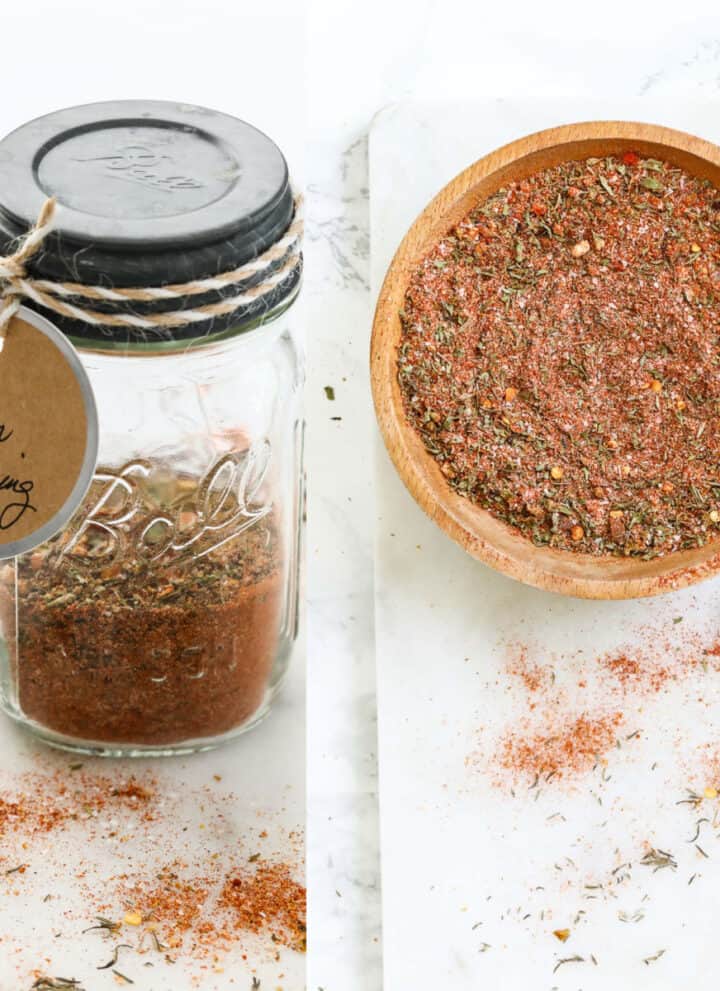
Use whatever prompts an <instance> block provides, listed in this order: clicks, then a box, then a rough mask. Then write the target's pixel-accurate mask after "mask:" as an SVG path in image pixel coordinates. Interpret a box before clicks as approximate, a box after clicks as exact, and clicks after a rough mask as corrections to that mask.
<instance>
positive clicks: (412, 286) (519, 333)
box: [398, 151, 720, 558]
mask: <svg viewBox="0 0 720 991" xmlns="http://www.w3.org/2000/svg"><path fill="white" fill-rule="evenodd" d="M719 273H720V192H719V191H718V190H717V189H716V188H715V187H714V186H712V185H711V184H710V183H709V182H708V181H706V180H704V179H700V178H697V177H695V176H693V175H690V174H689V173H688V172H686V171H685V170H684V169H682V168H679V167H677V166H675V165H673V164H671V163H669V162H665V161H658V160H655V159H649V158H644V157H642V156H641V155H639V154H638V153H636V152H634V151H625V152H624V153H621V154H618V155H617V156H610V157H607V158H595V159H587V160H584V161H571V162H564V163H561V164H559V165H555V166H553V167H551V168H548V169H546V170H544V171H541V172H537V173H535V174H533V175H530V176H529V177H527V178H525V179H521V180H517V181H514V182H512V183H510V184H508V185H507V186H505V187H504V188H502V189H500V190H498V191H497V192H496V193H495V194H493V195H492V196H490V197H489V198H488V199H487V200H486V201H484V202H482V203H480V204H479V205H478V206H477V207H476V208H475V209H474V210H473V211H472V212H471V213H470V214H469V215H468V216H467V217H465V219H464V220H462V221H461V222H460V223H459V224H457V226H456V227H455V228H454V229H453V230H451V231H449V232H448V234H447V235H446V236H445V237H444V238H443V239H442V240H441V241H440V242H439V244H437V246H436V247H435V248H434V249H433V250H432V251H431V252H430V253H429V254H428V255H427V256H426V257H425V258H424V259H423V261H422V262H421V263H420V265H419V266H418V268H417V270H416V271H415V273H414V274H413V276H412V278H411V280H410V283H409V285H408V288H407V292H406V297H405V302H404V308H403V311H402V313H401V320H402V342H401V346H400V348H399V354H398V374H399V383H400V388H401V392H402V396H403V402H404V408H405V412H406V415H407V417H408V419H409V421H410V423H411V424H412V425H413V426H414V428H415V429H416V430H417V431H418V433H419V434H420V436H421V437H422V440H423V442H424V444H425V446H426V448H427V450H428V451H429V453H430V454H431V455H432V457H433V458H434V459H435V460H436V461H437V462H438V464H439V467H440V470H441V471H442V473H443V475H444V476H445V478H446V480H447V483H448V485H450V486H451V487H452V488H453V489H454V490H455V491H456V492H458V493H459V494H461V495H463V496H465V497H467V498H469V499H471V500H472V501H473V502H475V503H477V504H478V505H479V506H481V507H482V508H484V509H486V510H487V511H489V512H490V513H491V514H492V515H493V516H495V517H496V518H498V519H500V520H501V521H503V522H505V523H506V524H508V525H509V526H510V527H511V528H513V529H514V530H516V531H518V532H519V533H521V534H522V535H524V536H525V537H527V538H528V539H529V540H532V541H533V542H534V543H535V544H538V545H547V546H550V547H554V548H558V549H561V550H567V551H573V552H581V553H586V554H593V555H620V556H625V555H631V556H637V557H641V558H653V557H658V556H661V555H665V554H668V553H671V552H673V551H676V550H680V549H683V548H693V547H698V546H702V545H703V544H704V543H706V542H708V541H710V540H712V539H714V538H716V537H717V536H719V535H720V531H719V530H718V526H719V525H720V475H718V473H717V464H718V461H719V460H720V429H719V428H720V415H719V413H720V350H719V349H718V338H717V323H718V317H719V316H720V301H718V300H717V298H716V293H717V279H718V275H719Z"/></svg>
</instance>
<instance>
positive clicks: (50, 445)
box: [0, 306, 98, 558]
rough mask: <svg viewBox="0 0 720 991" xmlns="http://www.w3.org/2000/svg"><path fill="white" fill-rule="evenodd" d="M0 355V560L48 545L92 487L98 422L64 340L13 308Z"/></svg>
mask: <svg viewBox="0 0 720 991" xmlns="http://www.w3.org/2000/svg"><path fill="white" fill-rule="evenodd" d="M2 344H3V347H2V350H1V351H0V558H7V557H13V556H14V555H16V554H23V553H24V552H25V551H28V550H30V549H31V548H33V547H36V546H37V545H38V544H41V543H42V542H43V541H45V540H48V539H49V538H50V537H52V536H53V535H54V534H55V533H57V532H58V530H61V529H62V527H63V526H65V524H66V523H67V522H68V520H69V519H70V517H71V516H72V515H73V513H74V512H75V510H76V509H77V508H78V506H79V505H80V503H81V502H82V499H83V497H84V496H85V493H86V492H87V490H88V487H89V485H90V482H91V481H92V477H93V472H94V471H95V464H96V461H97V451H98V419H97V409H96V406H95V399H94V396H93V392H92V387H91V385H90V380H89V379H88V377H87V373H86V372H85V369H84V368H83V366H82V363H81V361H80V359H79V357H78V355H77V352H76V351H75V349H74V348H73V346H72V344H70V342H69V341H68V339H67V338H66V337H65V335H64V334H63V333H62V332H61V331H60V330H58V328H57V327H56V326H55V325H54V324H52V323H51V322H50V321H49V320H46V319H45V318H44V317H41V316H39V315H38V314H37V313H35V312H34V311H32V310H29V309H27V308H26V307H24V306H22V307H20V310H19V311H18V313H17V315H16V316H15V317H14V318H13V319H12V320H11V322H10V324H9V326H8V328H7V336H6V337H5V339H4V341H3V342H2Z"/></svg>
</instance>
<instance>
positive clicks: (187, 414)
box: [0, 102, 302, 755]
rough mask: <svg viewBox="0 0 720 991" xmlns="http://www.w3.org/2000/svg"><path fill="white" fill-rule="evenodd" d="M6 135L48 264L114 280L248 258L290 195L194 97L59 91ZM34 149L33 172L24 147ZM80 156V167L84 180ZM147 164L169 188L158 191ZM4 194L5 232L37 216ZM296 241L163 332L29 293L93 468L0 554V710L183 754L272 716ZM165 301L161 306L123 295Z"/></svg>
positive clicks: (98, 746)
mask: <svg viewBox="0 0 720 991" xmlns="http://www.w3.org/2000/svg"><path fill="white" fill-rule="evenodd" d="M193 128H195V129H196V130H195V131H193V130H192V129H193ZM48 131H50V132H51V133H52V139H53V140H52V141H49V140H48ZM208 134H209V135H210V138H211V139H212V140H211V141H208V138H207V135H208ZM8 144H9V145H11V147H10V151H11V153H12V156H13V158H14V159H15V160H17V158H18V157H21V156H19V155H18V154H17V151H16V149H17V148H20V149H21V150H22V153H23V155H24V157H25V160H26V163H33V164H32V165H31V166H30V169H29V170H30V171H32V170H34V172H35V174H38V173H39V174H40V176H41V177H42V178H43V181H42V182H41V183H40V185H41V187H42V190H43V192H44V193H45V194H46V195H47V194H48V192H52V193H54V194H55V195H56V196H57V198H58V202H59V203H60V205H61V207H62V209H61V210H60V211H59V214H60V216H59V221H58V222H59V226H60V229H59V231H58V232H57V234H55V235H53V240H52V241H49V242H48V244H47V245H46V250H45V252H44V253H43V255H42V257H41V259H40V262H39V264H38V271H39V272H40V273H41V274H42V275H43V277H45V278H53V279H60V278H67V277H68V272H70V271H71V272H72V276H73V279H74V280H75V281H81V282H83V283H85V284H90V285H92V284H103V285H112V286H113V287H118V286H121V287H122V286H167V285H175V284H177V283H180V282H183V283H184V282H186V281H187V280H188V279H194V280H198V279H200V280H207V279H212V277H213V276H214V275H216V274H217V273H219V272H227V271H230V270H233V269H235V268H236V267H238V266H243V265H246V264H247V262H248V260H252V259H256V258H258V256H260V257H261V258H262V257H263V255H264V253H266V252H267V251H268V249H270V248H272V247H273V245H274V244H277V242H278V241H279V240H280V238H281V237H282V235H283V233H284V232H285V231H286V229H287V228H288V226H289V223H290V222H291V221H292V219H293V216H294V210H295V209H296V206H295V204H294V201H293V196H292V192H291V190H290V186H289V182H288V175H287V168H286V165H285V162H284V159H283V157H282V155H281V154H280V152H279V150H278V149H277V147H276V146H275V145H274V144H273V143H272V142H271V141H270V140H269V139H268V138H266V137H265V136H264V135H260V133H259V132H257V131H255V130H254V129H253V128H250V127H249V126H248V125H246V124H243V123H241V122H239V121H235V120H234V119H233V118H228V117H226V116H224V115H220V114H214V113H213V112H211V111H207V110H203V109H200V108H188V107H185V106H181V107H176V106H174V105H172V104H164V103H135V102H132V103H130V104H127V103H122V104H97V105H94V106H91V107H81V108H73V109H72V110H68V111H61V112H59V113H57V114H52V115H50V116H49V117H48V118H42V119H41V121H40V122H32V123H31V124H29V125H26V126H25V127H24V128H20V129H19V131H16V132H14V133H13V134H12V135H10V136H9V137H8V138H6V139H5V141H4V142H0V157H2V153H3V150H4V146H6V145H8ZM208 144H210V146H211V147H210V148H209V149H208V147H206V146H207V145H208ZM48 146H49V147H51V149H52V150H51V151H50V152H49V153H48V155H47V158H50V157H51V156H54V158H53V161H52V162H49V163H47V166H46V169H45V172H44V174H43V166H42V162H41V165H40V166H39V167H38V165H37V158H38V148H39V147H48ZM58 148H60V149H61V151H63V154H62V155H58V152H57V149H58ZM217 148H220V149H221V152H222V158H223V161H221V162H218V160H217V156H218V154H220V153H219V152H217ZM213 156H215V157H213ZM224 159H230V164H229V165H228V162H227V161H225V160H224ZM70 160H72V161H73V162H75V163H77V162H79V161H83V162H91V163H93V164H92V167H91V169H90V175H89V178H87V177H86V180H85V183H84V184H80V183H79V184H78V185H77V188H76V187H75V185H74V180H73V173H72V171H68V168H67V164H68V161H70ZM233 160H235V166H236V167H235V172H234V173H233V168H232V165H233ZM108 162H110V165H109V166H108V164H107V163H108ZM138 162H140V164H139V165H138ZM149 163H152V164H149ZM219 164H221V165H222V166H223V170H224V172H223V178H222V181H221V182H220V184H219V188H218V181H217V175H218V165H219ZM75 167H76V168H77V167H78V166H75ZM0 171H1V169H0ZM149 172H150V173H151V178H150V179H148V178H147V176H148V173H149ZM121 173H125V174H122V175H121V179H120V180H118V174H121ZM178 176H180V179H178ZM233 176H234V178H233ZM238 176H239V177H240V178H239V179H238ZM9 179H10V180H11V179H12V176H11V177H9ZM231 180H232V181H231ZM75 181H77V178H76V179H75ZM158 182H165V183H166V185H167V184H170V185H172V183H173V182H175V183H176V185H177V189H174V190H173V194H172V195H171V196H168V195H167V193H166V190H165V189H162V192H163V195H162V196H160V195H159V193H158V189H161V188H162V186H158V185H157V183H158ZM6 185H7V186H8V188H12V185H11V184H6ZM238 186H241V187H242V192H241V195H237V191H238ZM19 195H20V194H19ZM118 197H120V202H118ZM20 198H21V197H20ZM170 199H172V201H173V206H172V208H170V207H169V205H168V201H169V200H170ZM219 201H220V202H222V204H223V209H222V210H220V211H217V209H216V207H217V203H218V202H219ZM22 205H23V206H25V204H24V202H23V203H22ZM0 209H2V218H4V219H2V218H0V224H1V225H2V226H3V227H4V228H5V230H6V237H7V239H8V240H9V238H10V237H13V236H16V235H17V229H16V227H15V225H14V224H13V223H11V222H10V220H9V219H8V218H9V217H17V216H21V217H22V216H23V214H26V215H27V216H28V218H29V220H28V223H29V222H31V218H32V212H33V209H35V202H34V200H32V198H31V197H28V203H27V206H26V208H25V209H24V210H23V209H18V205H17V204H16V203H14V202H11V203H10V204H8V203H7V196H6V195H5V194H0ZM73 225H74V226H73ZM160 228H162V230H160ZM220 229H222V232H223V239H222V241H220V239H219V238H218V233H219V230H220ZM107 231H110V232H111V234H110V235H108V234H107ZM118 231H120V233H121V234H122V236H123V238H124V239H123V240H122V243H120V241H119V239H118ZM173 231H174V233H173ZM168 232H169V233H168ZM78 242H80V243H81V244H82V245H83V248H84V251H83V252H82V254H81V255H79V254H78ZM69 246H70V250H68V248H69ZM295 250H296V251H297V264H292V258H291V259H290V262H291V264H289V265H288V259H287V258H286V257H285V256H284V255H282V254H280V255H279V256H278V258H277V259H276V260H275V261H274V262H273V264H272V265H271V271H272V270H273V269H278V268H279V267H280V266H282V265H284V266H285V268H284V269H283V268H279V270H280V277H279V278H278V279H276V280H275V283H276V284H275V285H274V286H273V287H272V288H271V291H270V292H269V293H267V292H266V293H264V294H262V293H259V294H257V295H253V294H252V292H250V293H248V288H249V289H252V288H253V282H255V284H256V285H257V282H258V279H260V281H262V278H266V277H267V272H265V273H264V275H263V274H262V273H260V274H259V275H258V276H257V278H256V277H254V276H252V275H251V276H249V277H248V278H247V279H246V280H245V281H243V283H242V285H241V286H240V289H241V290H242V292H243V294H244V297H243V298H245V296H248V297H249V298H248V299H246V300H245V302H243V303H242V304H241V305H239V306H238V307H236V308H234V309H232V311H231V312H229V313H228V314H227V315H223V316H222V317H220V318H218V317H216V316H215V317H212V318H210V319H209V320H208V321H196V322H194V323H188V324H187V325H182V326H180V327H178V328H173V329H172V330H167V329H163V330H162V331H161V332H157V333H156V332H155V330H154V329H153V331H152V332H147V331H145V330H143V331H138V332H135V331H134V330H132V329H128V328H126V327H123V328H122V330H121V332H118V330H117V328H110V329H108V328H107V327H104V326H103V325H99V326H98V325H88V324H86V323H83V322H81V321H76V320H73V319H68V318H67V317H58V315H57V314H54V313H48V312H47V311H43V310H42V309H41V308H39V307H38V309H41V312H43V314H44V315H45V316H48V317H49V318H50V319H52V320H53V322H55V323H56V324H57V325H58V326H59V327H60V328H61V329H62V330H63V331H64V332H65V333H66V334H67V336H68V337H69V338H70V340H71V341H72V342H73V344H74V345H75V346H76V348H77V349H78V351H79V354H80V357H81V359H82V362H83V364H84V366H85V369H86V371H87V373H88V376H89V379H90V382H91V385H92V387H93V391H94V396H95V402H96V405H97V409H98V418H99V456H98V465H97V469H96V471H95V474H94V477H93V481H92V484H91V486H90V488H89V490H88V492H87V495H86V497H85V499H84V501H83V503H82V505H81V506H80V508H79V509H78V510H77V512H76V513H75V514H74V516H73V518H72V520H71V521H70V523H69V524H68V525H67V526H66V527H65V528H64V529H63V530H62V531H61V532H60V533H59V534H57V535H56V536H55V537H53V538H52V539H51V540H49V541H47V542H46V543H44V544H42V545H40V546H39V547H37V548H35V549H34V550H32V551H30V552H28V553H26V554H24V555H22V556H21V557H18V558H16V559H14V560H13V561H12V562H5V563H4V565H3V563H2V562H0V623H1V627H2V628H1V634H2V651H1V657H0V662H1V673H2V682H1V689H2V691H1V701H2V707H3V708H4V710H5V711H6V712H7V713H8V714H9V715H10V716H11V717H13V718H14V719H15V720H17V721H18V722H20V723H22V724H23V725H25V726H28V727H29V728H31V729H32V730H34V731H35V732H36V733H37V734H39V735H40V736H42V737H43V738H44V739H46V740H47V741H49V742H51V743H54V744H56V745H59V746H63V747H66V748H71V749H77V750H80V751H83V752H93V753H104V754H111V755H121V754H130V755H133V754H166V753H168V754H169V753H177V752H188V751H192V750H199V749H204V748H207V747H211V746H214V745H216V744H217V743H219V742H221V741H223V740H226V739H228V738H231V737H233V736H235V735H237V734H239V733H241V732H243V731H245V730H247V729H248V728H250V727H251V726H253V725H254V724H255V723H257V721H258V720H259V719H261V718H262V717H263V715H265V714H266V713H267V711H268V709H269V707H270V704H271V702H272V699H273V697H274V696H275V694H276V693H277V691H278V689H279V687H280V685H281V683H282V680H283V677H284V674H285V672H286V670H287V666H288V662H289V659H290V655H291V652H292V645H293V641H294V639H295V636H296V632H297V622H298V569H299V556H300V551H299V535H300V528H301V499H302V492H301V486H302V420H301V396H302V360H301V355H300V352H299V350H298V347H297V345H296V342H295V338H294V336H293V333H292V329H291V313H292V310H291V305H292V303H293V302H294V300H295V299H296V297H297V294H298V291H299V285H300V270H301V258H300V255H299V248H296V249H295ZM284 271H287V275H286V276H284V275H283V272H284ZM78 277H79V278H78ZM237 292H238V284H237V283H233V284H232V286H230V287H229V288H227V289H225V288H223V289H222V291H220V292H218V290H217V289H216V288H215V287H214V286H213V287H209V288H208V292H207V294H205V295H201V296H199V297H197V296H196V297H194V298H193V299H192V301H191V306H192V308H193V309H194V310H196V309H197V308H198V307H199V306H202V305H203V303H204V302H206V301H211V300H217V299H226V298H228V296H229V295H230V294H232V293H237ZM96 308H97V307H96ZM177 308H178V303H177V300H175V301H174V302H172V303H169V302H167V301H162V300H161V301H160V302H157V301H151V302H149V303H143V304H137V305H135V304H134V306H133V312H134V313H138V312H139V313H142V314H145V315H147V314H154V313H158V312H159V313H162V312H168V311H169V310H171V309H172V310H177ZM103 312H113V308H112V305H111V304H108V305H107V306H106V307H105V309H104V310H103Z"/></svg>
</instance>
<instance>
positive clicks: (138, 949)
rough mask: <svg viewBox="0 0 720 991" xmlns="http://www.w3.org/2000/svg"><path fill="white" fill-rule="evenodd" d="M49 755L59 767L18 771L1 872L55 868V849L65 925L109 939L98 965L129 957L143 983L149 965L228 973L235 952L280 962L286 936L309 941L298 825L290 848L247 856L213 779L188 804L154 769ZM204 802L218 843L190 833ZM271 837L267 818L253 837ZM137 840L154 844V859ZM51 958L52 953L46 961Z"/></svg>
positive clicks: (1, 829) (290, 944) (1, 811)
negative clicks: (143, 771)
mask: <svg viewBox="0 0 720 991" xmlns="http://www.w3.org/2000/svg"><path fill="white" fill-rule="evenodd" d="M48 763H50V765H51V767H54V769H53V770H51V771H50V772H47V771H45V770H44V771H42V772H35V771H32V772H30V771H28V772H25V773H18V774H16V775H14V776H13V778H12V783H11V786H7V785H6V787H5V788H4V789H3V791H2V793H0V839H1V840H2V844H1V846H2V854H1V855H0V879H1V878H2V876H3V875H5V876H7V877H8V879H9V878H10V876H12V878H13V880H14V879H15V878H17V879H19V883H20V884H22V885H28V884H30V885H32V884H33V883H35V881H34V879H35V876H36V874H37V860H38V858H41V859H42V861H43V864H44V865H45V866H44V868H43V873H44V874H46V873H47V864H48V861H52V860H53V857H55V858H56V864H55V867H54V868H53V870H56V871H57V878H58V883H59V881H60V879H61V878H62V882H63V891H64V896H63V898H62V899H61V900H58V902H57V907H56V912H58V913H60V915H59V916H58V918H62V919H64V920H65V925H64V927H63V933H64V934H65V935H67V936H68V937H71V938H72V939H76V938H78V933H79V932H82V934H83V938H84V939H86V940H88V941H92V940H93V939H99V940H100V941H101V942H102V944H103V948H102V949H101V950H100V951H99V953H100V957H101V958H99V959H98V963H97V965H93V966H97V968H98V969H99V970H111V971H113V972H114V970H115V969H117V968H116V966H115V965H117V964H118V963H119V965H120V966H119V972H120V973H124V974H126V976H127V977H128V978H129V979H130V980H131V981H134V982H135V983H138V976H139V973H140V971H139V968H140V967H143V966H150V965H152V966H153V967H157V966H158V964H159V963H168V964H172V963H177V962H179V961H184V963H185V965H186V966H187V967H188V968H190V965H191V964H192V965H193V969H192V970H190V969H188V975H190V974H191V973H192V974H195V975H196V977H197V975H199V974H202V973H204V972H205V971H206V970H207V969H208V968H211V969H212V970H213V972H215V973H220V972H221V971H222V966H221V963H222V961H223V958H224V957H225V956H228V954H235V955H234V956H228V961H229V962H231V961H232V960H237V956H238V955H241V956H242V959H243V960H245V961H247V960H248V959H252V960H257V961H258V962H259V961H261V960H266V959H267V960H272V961H280V957H279V955H278V950H279V948H280V947H286V948H288V949H289V950H291V951H299V952H302V951H304V949H305V926H306V920H305V913H306V909H305V888H304V886H303V885H302V884H301V883H300V882H299V881H297V880H296V879H295V877H296V873H297V864H298V862H299V857H298V854H299V851H300V848H301V844H302V837H301V834H300V833H297V832H291V833H289V834H285V835H284V837H283V850H282V851H281V850H275V849H273V850H272V851H268V853H267V855H266V854H265V853H263V854H262V855H261V854H258V853H253V854H252V856H249V850H248V847H247V846H246V845H245V842H240V841H239V840H237V839H236V840H235V841H234V842H233V844H232V845H231V846H228V843H227V836H228V829H227V827H228V823H227V802H228V797H227V796H222V795H218V794H217V792H216V789H215V788H214V787H208V788H207V789H202V790H199V791H198V792H197V793H196V794H192V801H191V802H190V806H188V793H187V792H183V794H182V795H178V794H176V793H175V791H170V792H169V791H167V790H166V789H164V788H163V787H162V786H161V784H160V783H159V782H158V781H157V780H156V779H155V778H154V777H152V776H150V775H143V776H139V775H138V776H133V777H130V778H127V779H124V778H122V777H119V778H113V777H112V776H109V775H106V774H96V773H94V772H92V771H85V770H83V769H82V768H77V765H68V764H64V763H63V762H62V760H61V759H60V760H58V761H55V760H52V761H48ZM73 768H77V769H75V770H74V769H73ZM200 805H202V807H203V810H204V816H205V817H206V818H205V821H204V823H203V825H202V826H201V827H200V828H202V829H205V827H206V826H207V831H206V833H205V835H207V836H208V837H214V843H215V844H216V847H217V849H216V851H215V852H212V850H211V849H205V847H204V846H203V847H201V848H198V847H197V842H196V841H195V842H193V841H192V840H191V839H190V838H189V837H188V826H187V825H186V824H185V823H187V822H191V821H192V818H191V819H185V818H184V811H185V809H187V808H188V807H195V808H197V807H199V806H200ZM121 811H124V812H125V814H126V816H125V817H122V818H121V817H120V816H119V813H120V812H121ZM263 821H265V820H264V819H263V817H262V816H261V817H260V823H262V822H263ZM64 830H68V831H72V832H69V834H68V839H71V841H72V844H73V852H72V854H69V853H68V850H67V849H66V848H65V847H64V846H62V845H58V844H57V843H53V844H50V843H49V842H48V840H47V834H48V833H50V832H51V831H64ZM130 838H132V839H133V841H134V842H133V845H132V847H131V846H128V840H129V839H130ZM268 839H269V833H268V831H267V829H265V828H262V829H258V830H253V838H252V840H250V838H249V837H248V838H247V842H252V850H254V851H257V849H258V842H265V841H267V840H268ZM96 844H97V850H96V852H95V853H93V849H94V847H95V845H96ZM218 844H219V845H218ZM108 849H110V850H111V851H112V854H113V855H112V858H111V860H110V862H111V863H113V864H120V865H122V864H125V865H126V869H125V870H122V871H121V872H119V873H117V874H113V875H108V874H107V873H106V870H107V863H108V859H107V854H108ZM139 850H145V851H147V854H148V855H147V859H145V857H143V856H142V855H140V856H139V855H138V851H139ZM179 850H184V854H183V856H187V859H182V858H181V857H177V856H176V857H175V859H173V860H171V861H169V862H163V860H162V859H161V858H162V857H163V853H164V852H165V851H167V852H172V853H175V852H177V851H179ZM70 862H71V863H72V865H73V866H72V867H70V866H69V863H70ZM28 874H30V877H31V880H30V881H29V882H28V880H27V875H28ZM19 890H20V889H16V890H14V891H13V890H12V889H10V888H9V886H7V885H3V886H0V894H4V895H14V896H17V895H18V894H19ZM30 890H32V889H30ZM39 890H40V892H41V893H42V892H43V889H42V888H40V889H39ZM72 892H74V895H73V894H72ZM28 897H32V898H36V897H37V894H35V893H33V894H29V895H28ZM52 898H53V895H52V891H51V892H50V893H49V894H48V895H47V896H46V897H45V898H44V899H43V901H44V902H46V903H49V904H50V905H53V904H54V902H53V901H52ZM71 898H74V900H75V901H76V902H79V904H80V906H81V909H80V914H78V910H77V908H76V909H75V910H74V911H72V912H69V911H68V900H69V899H71ZM13 911H14V912H17V898H16V897H13ZM68 920H72V923H73V924H72V925H68ZM58 938H59V937H58ZM0 942H2V943H3V945H4V947H5V949H4V951H3V952H5V951H6V950H9V947H10V946H11V945H12V943H11V942H10V941H9V940H8V938H7V937H6V936H1V937H0ZM106 942H108V943H109V944H110V946H109V947H106V946H104V944H105V943H106ZM89 945H90V946H91V947H92V945H93V944H92V942H90V944H89ZM91 959H92V958H91ZM51 963H52V961H51V958H50V957H48V958H47V964H48V967H49V966H50V964H51ZM18 973H19V974H20V971H19V972H18ZM25 973H26V972H24V971H23V976H22V978H21V980H24V979H25ZM34 976H37V977H39V976H40V975H39V974H37V973H36V974H35V975H34ZM48 986H50V985H48ZM142 986H145V985H144V984H143V985H142ZM203 986H205V985H204V984H203Z"/></svg>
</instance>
